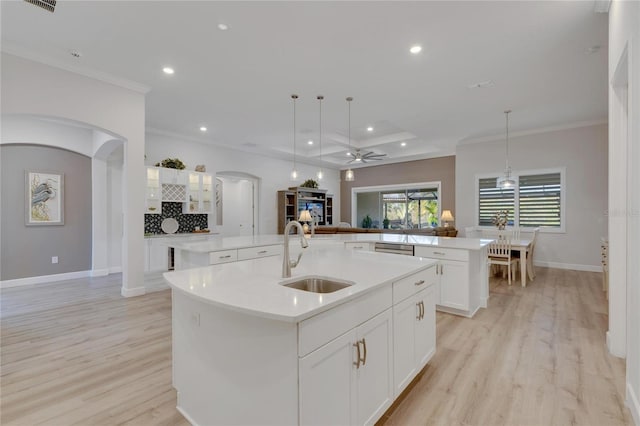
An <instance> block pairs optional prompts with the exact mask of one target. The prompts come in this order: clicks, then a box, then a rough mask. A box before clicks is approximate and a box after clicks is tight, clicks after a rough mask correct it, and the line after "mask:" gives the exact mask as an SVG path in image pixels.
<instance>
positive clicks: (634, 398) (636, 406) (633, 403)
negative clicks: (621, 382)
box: [626, 383, 640, 426]
mask: <svg viewBox="0 0 640 426" xmlns="http://www.w3.org/2000/svg"><path fill="white" fill-rule="evenodd" d="M626 404H627V407H629V411H631V417H633V422H634V423H635V424H636V426H640V400H639V399H638V394H636V393H635V392H634V390H633V387H631V384H630V383H627V400H626Z"/></svg>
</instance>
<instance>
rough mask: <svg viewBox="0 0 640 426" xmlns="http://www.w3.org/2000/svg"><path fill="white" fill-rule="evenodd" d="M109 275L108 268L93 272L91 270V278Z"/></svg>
mask: <svg viewBox="0 0 640 426" xmlns="http://www.w3.org/2000/svg"><path fill="white" fill-rule="evenodd" d="M107 275H109V269H108V268H104V269H93V270H91V273H90V276H92V277H106V276H107Z"/></svg>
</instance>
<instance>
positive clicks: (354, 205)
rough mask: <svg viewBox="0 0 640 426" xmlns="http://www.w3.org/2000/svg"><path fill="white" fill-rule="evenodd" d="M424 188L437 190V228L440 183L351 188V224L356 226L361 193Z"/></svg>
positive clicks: (440, 205)
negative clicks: (359, 194)
mask: <svg viewBox="0 0 640 426" xmlns="http://www.w3.org/2000/svg"><path fill="white" fill-rule="evenodd" d="M425 187H431V188H437V190H438V212H437V217H438V226H440V222H441V221H440V216H441V214H442V213H441V212H442V202H441V197H442V182H441V181H431V182H412V183H398V184H392V185H374V186H355V187H352V188H351V223H352V226H353V224H357V222H358V221H357V218H358V193H361V192H384V191H394V190H402V191H405V190H411V189H424V188H425Z"/></svg>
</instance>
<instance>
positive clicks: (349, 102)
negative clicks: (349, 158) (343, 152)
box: [347, 96, 353, 152]
mask: <svg viewBox="0 0 640 426" xmlns="http://www.w3.org/2000/svg"><path fill="white" fill-rule="evenodd" d="M352 100H353V98H352V97H351V96H349V97H348V98H347V105H349V133H348V134H349V152H351V101H352Z"/></svg>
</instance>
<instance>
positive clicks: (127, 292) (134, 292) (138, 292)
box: [120, 287, 146, 297]
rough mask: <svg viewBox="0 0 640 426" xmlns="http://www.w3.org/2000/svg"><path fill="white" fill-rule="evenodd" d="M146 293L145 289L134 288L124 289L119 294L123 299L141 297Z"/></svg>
mask: <svg viewBox="0 0 640 426" xmlns="http://www.w3.org/2000/svg"><path fill="white" fill-rule="evenodd" d="M145 293H146V289H145V288H144V287H134V288H124V287H122V290H121V291H120V294H121V295H122V296H123V297H135V296H142V295H143V294H145Z"/></svg>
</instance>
